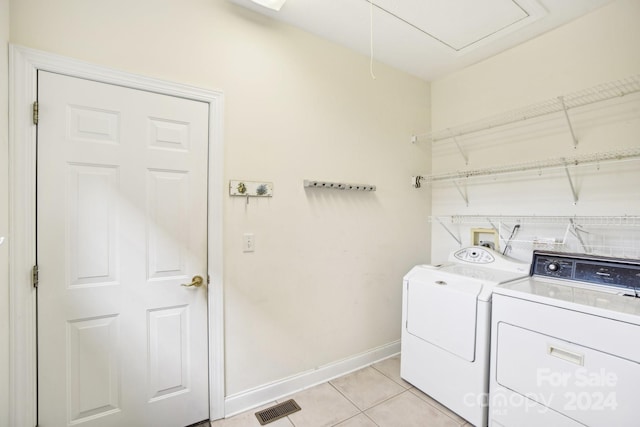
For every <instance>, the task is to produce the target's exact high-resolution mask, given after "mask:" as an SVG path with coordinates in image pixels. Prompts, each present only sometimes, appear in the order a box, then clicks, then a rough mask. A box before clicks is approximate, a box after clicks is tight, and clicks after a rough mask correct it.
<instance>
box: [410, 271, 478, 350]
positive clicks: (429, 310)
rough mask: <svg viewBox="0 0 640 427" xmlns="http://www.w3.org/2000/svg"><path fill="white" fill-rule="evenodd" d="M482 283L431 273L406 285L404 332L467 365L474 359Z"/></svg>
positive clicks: (465, 278) (440, 273)
mask: <svg viewBox="0 0 640 427" xmlns="http://www.w3.org/2000/svg"><path fill="white" fill-rule="evenodd" d="M481 290H482V282H481V281H479V280H474V279H472V278H467V277H462V276H456V275H449V274H446V273H443V272H433V276H432V277H430V278H429V279H426V278H421V279H420V280H409V283H408V284H407V324H406V328H407V332H408V333H410V334H411V335H414V336H416V337H418V338H420V339H422V340H424V341H427V342H429V343H431V344H433V345H435V346H438V347H440V348H442V349H443V350H446V351H448V352H450V353H453V354H455V355H456V356H459V357H461V358H463V359H465V360H467V361H469V362H473V361H474V360H475V346H476V316H477V303H478V295H479V294H480V291H481Z"/></svg>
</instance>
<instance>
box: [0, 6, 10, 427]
mask: <svg viewBox="0 0 640 427" xmlns="http://www.w3.org/2000/svg"><path fill="white" fill-rule="evenodd" d="M8 43H9V0H0V237H2V236H4V237H5V238H6V236H7V234H8V231H9V218H8V214H9V211H8V205H9V203H8V198H9V196H8V178H9V175H8V171H7V169H8V165H7V158H8V150H7V148H8V146H7V139H8V137H9V134H8V128H9V127H8V106H9V100H8V97H9V95H8V84H9V82H8V72H9V66H8V64H7V58H8V52H7V47H8ZM8 255H9V252H8V242H7V241H6V240H5V243H4V244H2V245H0V427H2V426H8V425H9V419H8V413H9V408H8V405H9V360H8V357H9V346H8V345H6V344H5V343H8V342H9V304H8V303H9V277H8V276H9V272H8V263H9V258H8Z"/></svg>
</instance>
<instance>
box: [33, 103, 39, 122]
mask: <svg viewBox="0 0 640 427" xmlns="http://www.w3.org/2000/svg"><path fill="white" fill-rule="evenodd" d="M39 115H40V108H39V106H38V101H36V102H34V103H33V124H34V125H37V124H38V119H39Z"/></svg>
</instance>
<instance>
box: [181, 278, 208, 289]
mask: <svg viewBox="0 0 640 427" xmlns="http://www.w3.org/2000/svg"><path fill="white" fill-rule="evenodd" d="M203 283H204V279H203V278H202V276H193V278H192V279H191V283H183V284H182V286H187V287H191V286H195V287H196V288H198V287H200V286H202V284H203Z"/></svg>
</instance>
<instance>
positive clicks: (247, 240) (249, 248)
mask: <svg viewBox="0 0 640 427" xmlns="http://www.w3.org/2000/svg"><path fill="white" fill-rule="evenodd" d="M255 250H256V240H255V236H254V235H253V233H244V234H243V235H242V252H253V251H255Z"/></svg>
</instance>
